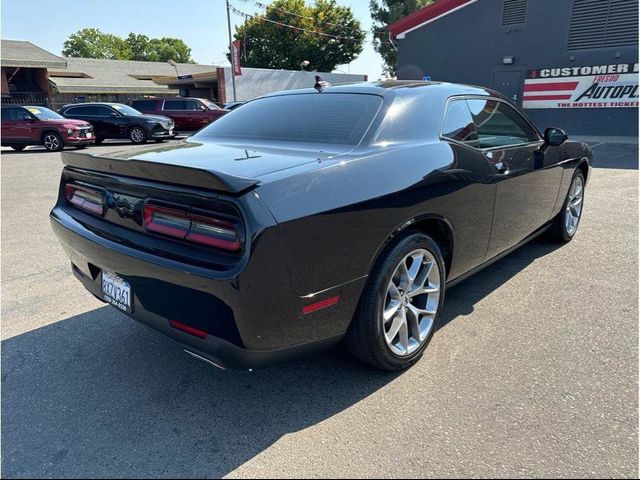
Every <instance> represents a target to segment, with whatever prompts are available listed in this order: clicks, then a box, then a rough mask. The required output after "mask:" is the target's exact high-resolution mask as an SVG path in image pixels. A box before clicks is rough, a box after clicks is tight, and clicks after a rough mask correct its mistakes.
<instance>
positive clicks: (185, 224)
mask: <svg viewBox="0 0 640 480" xmlns="http://www.w3.org/2000/svg"><path fill="white" fill-rule="evenodd" d="M142 220H143V225H144V228H146V229H147V230H149V231H151V232H157V233H162V234H163V235H169V236H171V237H175V238H180V239H183V240H187V241H190V242H194V243H200V244H202V245H209V246H211V247H217V248H222V249H224V250H230V251H235V250H238V249H240V235H239V233H238V227H237V226H236V224H235V223H233V222H230V221H228V220H222V219H219V218H215V217H210V216H206V215H201V214H194V213H190V212H185V211H182V210H175V209H173V208H165V207H160V206H158V205H145V206H144V208H143V211H142Z"/></svg>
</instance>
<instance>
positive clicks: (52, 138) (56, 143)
mask: <svg viewBox="0 0 640 480" xmlns="http://www.w3.org/2000/svg"><path fill="white" fill-rule="evenodd" d="M44 148H46V149H47V150H50V151H55V150H58V149H59V148H60V139H59V138H58V136H57V135H53V134H49V135H47V136H46V137H44Z"/></svg>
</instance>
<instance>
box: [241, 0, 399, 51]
mask: <svg viewBox="0 0 640 480" xmlns="http://www.w3.org/2000/svg"><path fill="white" fill-rule="evenodd" d="M240 1H244V2H248V1H249V0H240ZM255 3H256V4H257V3H258V2H255ZM231 11H232V12H233V13H235V14H236V15H239V16H242V17H244V18H252V19H254V20H255V21H258V22H267V23H271V24H274V25H277V26H279V27H283V28H289V29H291V30H293V31H295V32H300V33H307V34H311V35H319V36H322V37H327V38H332V39H335V40H346V41H362V43H368V42H369V41H368V40H366V39H362V40H360V39H358V38H355V37H351V36H347V35H332V34H330V33H325V32H319V31H316V30H309V29H305V28H302V27H298V26H295V25H289V24H287V23H283V22H278V21H276V20H271V19H269V18H266V16H263V15H252V14H249V13H247V12H243V11H242V10H239V9H238V8H236V7H234V6H233V5H232V6H231ZM297 16H298V17H300V15H297ZM302 18H309V17H302ZM334 25H335V24H334ZM357 31H359V32H361V33H363V34H365V35H366V34H367V33H368V32H365V31H364V30H357ZM377 41H378V42H380V43H391V42H385V41H383V40H380V39H377ZM371 43H373V41H371ZM392 45H393V44H392Z"/></svg>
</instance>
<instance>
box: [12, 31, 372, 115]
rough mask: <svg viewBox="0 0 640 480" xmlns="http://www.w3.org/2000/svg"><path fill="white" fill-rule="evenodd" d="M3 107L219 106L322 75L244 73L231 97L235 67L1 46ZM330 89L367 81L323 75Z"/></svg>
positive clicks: (18, 44)
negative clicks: (179, 102) (167, 100)
mask: <svg viewBox="0 0 640 480" xmlns="http://www.w3.org/2000/svg"><path fill="white" fill-rule="evenodd" d="M0 65H1V67H2V103H3V104H6V103H14V104H23V105H24V104H30V105H46V106H49V107H51V108H54V109H58V108H60V107H61V106H63V105H65V104H68V103H74V102H119V103H126V104H130V103H131V102H132V101H133V100H135V99H137V98H150V97H155V98H164V97H175V96H182V97H199V98H207V99H209V100H213V101H214V102H217V103H219V104H223V103H225V102H228V101H232V100H238V101H246V100H250V99H252V98H255V97H257V96H260V95H264V94H266V93H271V92H274V91H279V90H289V89H293V88H304V87H311V86H313V85H314V83H315V75H316V74H318V72H307V71H304V70H300V71H291V70H270V69H263V68H242V75H241V76H236V78H235V80H236V81H235V83H236V98H235V99H234V98H233V95H232V91H233V89H232V77H231V67H222V66H216V65H203V64H195V63H177V64H176V63H173V62H171V63H168V62H141V61H132V60H110V59H95V58H71V57H59V56H57V55H54V54H52V53H50V52H47V51H46V50H43V49H42V48H40V47H38V46H36V45H34V44H32V43H30V42H24V41H15V40H2V45H1V55H0ZM320 75H322V77H323V78H324V79H325V80H326V81H328V82H330V83H334V84H337V83H350V82H359V81H363V80H366V79H367V77H366V75H354V74H342V73H320Z"/></svg>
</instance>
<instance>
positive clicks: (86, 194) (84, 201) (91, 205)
mask: <svg viewBox="0 0 640 480" xmlns="http://www.w3.org/2000/svg"><path fill="white" fill-rule="evenodd" d="M64 196H65V198H66V199H67V201H68V202H69V203H71V204H72V205H75V206H76V207H78V208H81V209H82V210H86V211H87V212H91V213H96V214H98V215H103V214H104V197H103V195H102V192H101V191H100V190H94V189H93V188H89V187H85V186H82V185H75V184H73V183H68V184H67V185H65V187H64Z"/></svg>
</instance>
